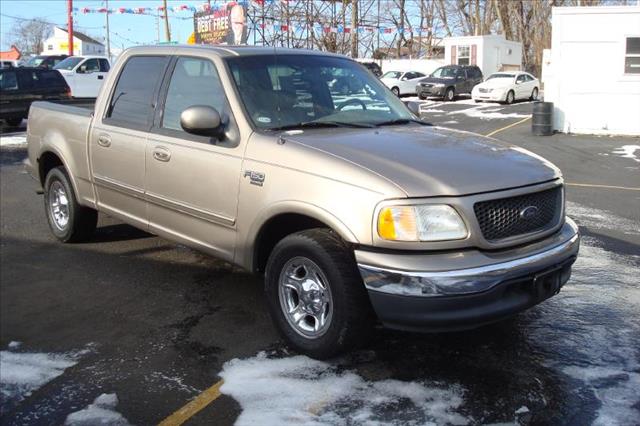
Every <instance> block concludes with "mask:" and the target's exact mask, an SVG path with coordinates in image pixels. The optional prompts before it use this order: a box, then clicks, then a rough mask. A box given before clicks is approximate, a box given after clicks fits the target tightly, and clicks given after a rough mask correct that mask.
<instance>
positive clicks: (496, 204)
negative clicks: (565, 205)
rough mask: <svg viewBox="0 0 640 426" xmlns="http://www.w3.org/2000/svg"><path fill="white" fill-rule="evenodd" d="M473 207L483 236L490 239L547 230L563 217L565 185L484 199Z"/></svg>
mask: <svg viewBox="0 0 640 426" xmlns="http://www.w3.org/2000/svg"><path fill="white" fill-rule="evenodd" d="M473 210H474V212H475V214H476V219H477V220H478V224H479V225H480V230H481V231H482V235H483V236H484V238H485V239H486V240H488V241H497V240H502V239H505V238H510V237H517V236H519V235H524V234H530V233H532V232H540V231H544V230H547V229H551V228H553V227H554V226H555V225H557V224H558V221H559V220H560V215H561V214H562V187H561V186H558V187H555V188H551V189H547V190H544V191H540V192H534V193H531V194H525V195H519V196H517V197H509V198H500V199H497V200H488V201H482V202H479V203H476V204H475V205H474V206H473ZM534 213H535V214H534Z"/></svg>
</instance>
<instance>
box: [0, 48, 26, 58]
mask: <svg viewBox="0 0 640 426" xmlns="http://www.w3.org/2000/svg"><path fill="white" fill-rule="evenodd" d="M21 57H22V53H20V50H18V48H17V47H15V46H11V49H10V50H7V51H5V52H0V59H3V60H5V61H15V60H18V59H20V58H21Z"/></svg>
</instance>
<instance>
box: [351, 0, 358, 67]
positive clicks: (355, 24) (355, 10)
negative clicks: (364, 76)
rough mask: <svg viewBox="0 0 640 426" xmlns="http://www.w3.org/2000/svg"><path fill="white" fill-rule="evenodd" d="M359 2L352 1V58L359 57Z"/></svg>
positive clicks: (356, 0)
mask: <svg viewBox="0 0 640 426" xmlns="http://www.w3.org/2000/svg"><path fill="white" fill-rule="evenodd" d="M358 1H359V0H351V32H350V34H351V57H352V58H353V59H356V58H357V57H358V24H359V20H358Z"/></svg>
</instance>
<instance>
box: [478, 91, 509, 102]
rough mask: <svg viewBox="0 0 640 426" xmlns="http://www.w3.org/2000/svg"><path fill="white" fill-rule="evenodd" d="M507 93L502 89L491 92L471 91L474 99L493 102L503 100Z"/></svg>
mask: <svg viewBox="0 0 640 426" xmlns="http://www.w3.org/2000/svg"><path fill="white" fill-rule="evenodd" d="M505 97H506V94H505V92H504V91H502V90H494V91H492V92H489V93H481V92H480V91H475V90H474V91H473V92H472V93H471V98H472V99H473V100H474V101H493V102H503V101H504V100H505Z"/></svg>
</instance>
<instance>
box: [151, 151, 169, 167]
mask: <svg viewBox="0 0 640 426" xmlns="http://www.w3.org/2000/svg"><path fill="white" fill-rule="evenodd" d="M153 158H155V159H156V160H158V161H162V162H164V163H166V162H167V161H169V160H171V151H169V150H168V149H167V148H163V147H158V148H156V149H154V150H153Z"/></svg>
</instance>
